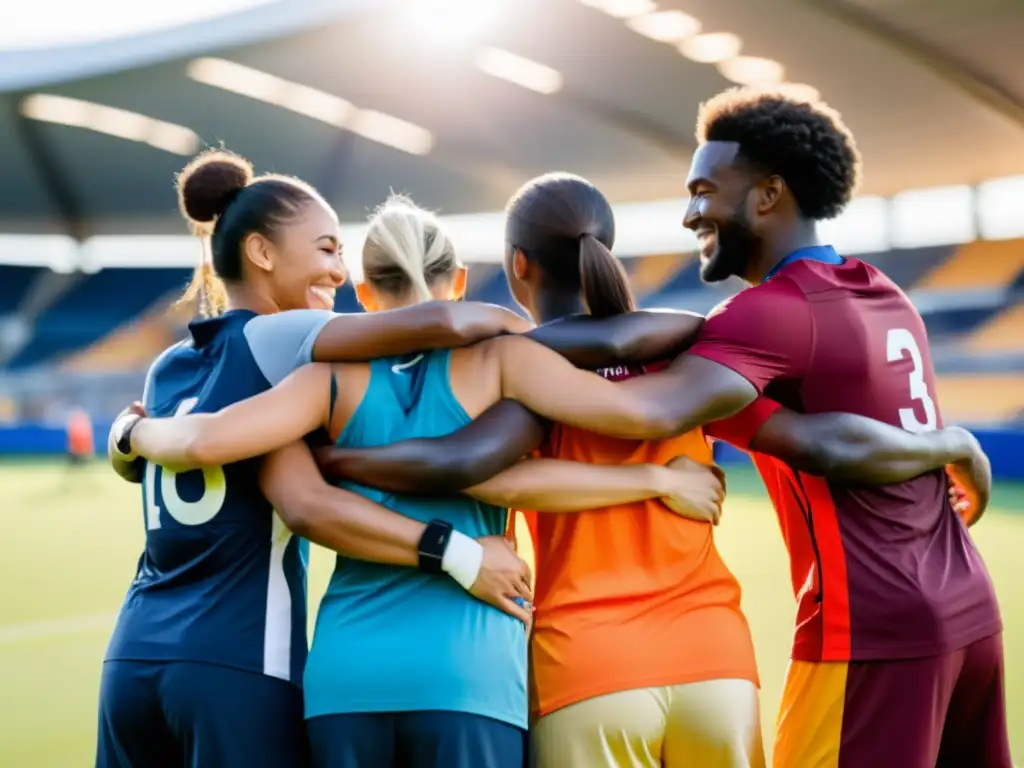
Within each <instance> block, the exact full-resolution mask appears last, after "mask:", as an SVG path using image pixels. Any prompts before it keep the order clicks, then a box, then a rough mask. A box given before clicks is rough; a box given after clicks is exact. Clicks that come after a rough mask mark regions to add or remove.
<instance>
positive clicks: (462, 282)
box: [452, 267, 469, 301]
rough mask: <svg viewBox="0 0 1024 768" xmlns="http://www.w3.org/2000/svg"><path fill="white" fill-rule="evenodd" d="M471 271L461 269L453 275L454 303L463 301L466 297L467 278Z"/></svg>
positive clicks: (464, 268)
mask: <svg viewBox="0 0 1024 768" xmlns="http://www.w3.org/2000/svg"><path fill="white" fill-rule="evenodd" d="M468 275H469V270H468V269H466V267H459V268H457V269H456V270H455V274H454V275H452V301H461V300H462V298H463V297H464V296H465V295H466V277H467V276H468Z"/></svg>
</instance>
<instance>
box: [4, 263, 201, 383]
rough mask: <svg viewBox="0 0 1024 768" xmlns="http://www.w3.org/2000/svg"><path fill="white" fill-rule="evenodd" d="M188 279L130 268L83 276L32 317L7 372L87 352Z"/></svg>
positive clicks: (184, 273) (175, 272)
mask: <svg viewBox="0 0 1024 768" xmlns="http://www.w3.org/2000/svg"><path fill="white" fill-rule="evenodd" d="M188 276H189V272H188V270H183V269H134V268H131V269H105V270H102V271H101V272H98V273H96V274H93V275H83V276H82V278H81V279H80V280H78V281H77V282H75V283H73V284H72V286H71V287H70V289H69V290H68V291H67V292H66V293H64V294H63V295H61V296H59V297H58V298H57V299H56V301H55V302H54V303H53V304H52V305H51V306H49V307H48V308H47V309H45V310H44V311H43V312H42V313H41V314H40V315H39V317H38V318H36V320H35V323H34V327H33V334H32V337H31V339H30V341H29V342H28V343H27V344H26V345H25V346H24V347H23V348H22V349H21V351H20V352H19V353H18V354H17V355H15V357H14V358H13V359H12V360H11V362H10V368H12V369H15V370H17V369H21V368H28V367H31V366H33V365H36V364H39V363H42V362H45V361H49V360H53V359H56V358H59V357H61V356H63V355H65V354H67V353H69V352H73V351H75V350H79V349H83V348H85V347H88V346H89V345H91V344H92V343H94V342H96V341H98V340H99V339H101V338H103V337H104V336H106V335H107V334H109V333H111V332H113V331H114V330H115V329H117V328H118V327H120V326H121V325H123V324H124V323H126V322H128V321H130V320H133V319H135V318H137V317H139V316H140V315H141V314H142V313H144V312H145V311H146V310H147V309H149V308H150V307H152V306H153V304H154V303H156V302H157V301H158V300H160V299H161V298H163V297H165V296H167V295H168V294H170V293H172V292H173V291H180V290H181V288H182V287H183V286H184V285H185V284H186V283H187V281H188ZM26 290H27V289H26Z"/></svg>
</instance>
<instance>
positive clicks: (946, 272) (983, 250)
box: [916, 239, 1024, 291]
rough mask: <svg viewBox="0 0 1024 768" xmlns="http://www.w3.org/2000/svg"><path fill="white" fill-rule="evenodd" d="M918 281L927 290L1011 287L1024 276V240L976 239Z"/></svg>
mask: <svg viewBox="0 0 1024 768" xmlns="http://www.w3.org/2000/svg"><path fill="white" fill-rule="evenodd" d="M933 263H936V264H937V266H936V267H935V268H934V269H932V270H931V271H930V272H928V273H927V274H926V275H925V276H924V277H923V278H922V279H921V281H920V282H919V283H918V284H917V286H916V287H917V288H921V289H924V290H958V291H968V290H977V289H986V288H1009V287H1011V286H1012V285H1013V284H1014V279H1015V278H1017V277H1018V276H1021V277H1024V240H1021V239H1015V240H976V241H974V242H971V243H967V244H966V245H962V246H960V247H959V248H957V249H956V250H955V251H954V252H953V254H952V255H951V256H950V257H949V258H947V259H945V260H944V261H942V262H941V263H939V262H933Z"/></svg>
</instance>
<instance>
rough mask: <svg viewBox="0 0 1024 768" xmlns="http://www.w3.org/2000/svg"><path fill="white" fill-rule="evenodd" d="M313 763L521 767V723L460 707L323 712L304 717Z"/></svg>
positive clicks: (379, 767) (361, 767) (347, 767)
mask: <svg viewBox="0 0 1024 768" xmlns="http://www.w3.org/2000/svg"><path fill="white" fill-rule="evenodd" d="M306 726H307V728H308V729H309V742H310V746H311V749H312V753H313V765H314V766H315V768H524V766H525V765H526V732H525V731H524V730H523V729H522V728H516V727H515V726H514V725H509V724H508V723H503V722H501V721H499V720H493V719H491V718H489V717H483V716H480V715H470V714H466V713H464V712H442V711H427V712H387V713H367V714H351V715H322V716H320V717H314V718H311V719H310V720H308V721H307V723H306Z"/></svg>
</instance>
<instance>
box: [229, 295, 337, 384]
mask: <svg viewBox="0 0 1024 768" xmlns="http://www.w3.org/2000/svg"><path fill="white" fill-rule="evenodd" d="M336 317H338V315H337V314H336V313H334V312H330V311H328V310H325V309H293V310H288V311H286V312H277V313H275V314H272V315H257V316H255V317H252V318H250V319H249V320H247V321H246V322H245V324H244V325H243V326H242V333H243V335H244V336H245V342H246V344H247V345H248V347H249V351H250V352H251V353H252V356H253V359H254V360H255V361H256V365H257V367H258V368H259V369H260V372H261V373H262V374H263V375H264V377H266V379H267V380H268V381H269V382H270V383H271V384H277V383H278V382H279V381H281V380H282V379H284V378H285V377H286V376H287V375H288V374H289V373H291V372H292V371H294V370H295V369H296V368H298V367H300V366H302V365H305V364H306V363H310V362H312V361H313V347H314V346H315V345H316V339H317V337H318V336H319V335H320V331H322V330H323V328H324V326H325V325H327V324H328V323H329V322H330V321H331V320H333V319H334V318H336Z"/></svg>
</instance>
